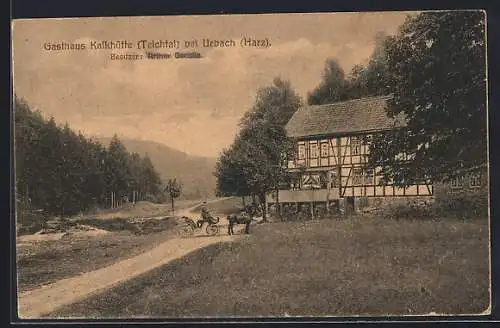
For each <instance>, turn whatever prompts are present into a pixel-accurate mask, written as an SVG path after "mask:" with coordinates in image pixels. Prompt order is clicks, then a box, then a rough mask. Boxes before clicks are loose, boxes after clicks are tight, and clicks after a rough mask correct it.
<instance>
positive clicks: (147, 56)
mask: <svg viewBox="0 0 500 328" xmlns="http://www.w3.org/2000/svg"><path fill="white" fill-rule="evenodd" d="M486 26H487V21H486V13H485V12H484V11H474V10H468V11H419V12H402V11H399V12H398V11H392V12H391V11H387V12H343V13H308V14H252V15H250V14H245V15H200V16H187V15H186V16H151V17H107V18H65V19H18V20H14V21H13V23H12V61H13V94H12V99H13V101H12V103H13V134H14V157H15V159H14V161H15V165H14V166H15V167H14V169H15V196H16V197H15V198H16V216H15V218H12V219H13V220H15V227H16V237H15V240H16V259H15V260H16V268H15V270H16V276H17V288H16V290H17V303H16V304H17V310H18V318H19V319H41V318H42V319H52V320H62V319H103V320H108V319H137V318H140V319H158V318H163V319H176V318H182V319H192V320H198V319H202V318H215V319H224V318H237V319H238V318H239V319H242V318H243V319H244V318H247V319H251V318H276V317H279V318H304V317H321V318H326V317H328V318H335V317H379V318H382V317H388V316H396V317H407V316H410V317H411V316H429V317H434V318H435V317H443V316H446V317H448V316H480V315H487V314H490V312H491V274H490V272H491V264H490V217H489V204H490V199H489V197H490V195H489V188H490V180H489V160H488V158H489V154H488V102H487V73H486V69H487V62H486V47H487V39H486Z"/></svg>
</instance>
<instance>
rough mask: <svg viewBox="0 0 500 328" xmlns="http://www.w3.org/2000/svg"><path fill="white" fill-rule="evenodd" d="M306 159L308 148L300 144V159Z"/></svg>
mask: <svg viewBox="0 0 500 328" xmlns="http://www.w3.org/2000/svg"><path fill="white" fill-rule="evenodd" d="M305 158H306V146H305V145H304V144H299V159H305Z"/></svg>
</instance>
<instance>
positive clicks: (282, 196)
mask: <svg viewBox="0 0 500 328" xmlns="http://www.w3.org/2000/svg"><path fill="white" fill-rule="evenodd" d="M338 198H339V191H338V189H330V190H327V189H309V190H280V191H279V194H278V201H279V202H280V203H295V202H297V203H302V202H326V200H327V199H328V200H333V199H338ZM267 202H268V203H273V202H276V192H274V193H271V194H269V195H267Z"/></svg>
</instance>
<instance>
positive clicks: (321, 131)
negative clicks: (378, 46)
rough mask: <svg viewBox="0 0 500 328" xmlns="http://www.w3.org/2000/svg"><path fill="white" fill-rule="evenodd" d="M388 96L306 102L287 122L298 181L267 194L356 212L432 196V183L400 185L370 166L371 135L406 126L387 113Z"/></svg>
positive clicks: (400, 118)
mask: <svg viewBox="0 0 500 328" xmlns="http://www.w3.org/2000/svg"><path fill="white" fill-rule="evenodd" d="M388 99H389V98H388V97H387V96H384V97H370V98H362V99H355V100H349V101H344V102H338V103H332V104H326V105H313V106H304V107H302V108H299V109H298V110H297V112H296V113H295V114H294V115H293V117H292V118H291V119H290V121H289V122H288V124H287V125H286V131H287V135H288V137H289V138H292V139H293V141H294V143H295V146H296V156H294V158H293V159H290V160H288V161H287V169H288V170H289V171H290V172H293V173H295V174H294V175H295V176H296V179H295V180H294V181H292V183H290V185H289V186H285V187H281V188H280V189H281V190H279V191H278V192H277V193H276V192H274V193H270V194H269V195H268V197H267V201H268V203H269V204H274V203H279V204H283V203H289V204H295V205H296V206H297V205H300V204H303V203H307V204H309V205H313V206H314V205H315V204H318V203H322V204H325V203H326V205H327V208H332V207H337V208H338V209H339V210H340V211H342V212H345V211H354V210H358V209H361V208H363V207H366V206H370V205H378V204H380V203H381V202H382V201H386V200H388V199H396V198H401V197H415V196H421V197H430V196H432V195H433V185H432V183H431V182H430V181H425V180H423V181H422V182H421V183H418V184H415V185H411V186H409V187H407V188H399V187H397V186H395V185H393V184H392V183H391V182H390V181H383V179H382V176H381V174H380V170H379V168H375V169H370V168H368V166H367V162H368V153H369V142H370V141H369V140H370V136H372V135H373V134H374V133H380V132H384V131H388V130H391V129H398V128H402V127H404V126H405V120H404V117H403V116H401V115H400V116H396V117H394V118H390V117H388V116H387V114H386V111H385V109H386V106H387V100H388Z"/></svg>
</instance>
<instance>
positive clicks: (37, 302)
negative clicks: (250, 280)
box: [18, 235, 234, 319]
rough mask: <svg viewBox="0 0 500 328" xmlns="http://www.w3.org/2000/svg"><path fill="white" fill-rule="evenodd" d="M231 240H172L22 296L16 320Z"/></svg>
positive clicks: (43, 311)
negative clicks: (134, 255) (209, 246)
mask: <svg viewBox="0 0 500 328" xmlns="http://www.w3.org/2000/svg"><path fill="white" fill-rule="evenodd" d="M231 240H234V237H230V236H225V235H219V236H214V237H202V236H200V237H193V238H187V239H172V240H169V241H166V242H164V243H162V244H160V245H158V246H157V247H156V248H154V249H153V250H151V251H149V252H146V253H144V254H141V255H138V256H136V257H133V258H131V259H128V260H124V261H121V262H118V263H116V264H113V265H110V266H108V267H105V268H103V269H99V270H96V271H92V272H87V273H84V274H82V275H80V276H76V277H72V278H68V279H63V280H59V281H57V282H55V283H52V284H50V285H47V286H44V287H41V288H38V289H35V290H31V291H28V292H25V293H23V294H20V295H19V297H18V303H19V304H18V313H19V317H20V318H21V319H35V318H40V317H41V316H43V315H44V314H48V313H50V312H52V311H54V310H56V309H57V308H59V307H61V306H63V305H66V304H71V303H73V302H76V301H78V300H81V299H83V298H85V297H88V296H90V295H92V294H95V293H98V292H101V291H103V290H105V289H108V288H110V287H113V286H116V285H118V284H119V283H121V282H124V281H127V280H129V279H132V278H134V277H137V276H139V275H140V274H143V273H146V272H148V271H150V270H152V269H154V268H157V267H159V266H161V265H165V264H167V263H169V262H170V261H172V260H175V259H179V258H181V257H183V256H185V255H186V254H188V253H190V252H193V251H195V250H198V249H200V248H203V247H206V246H208V245H211V244H214V243H219V242H227V241H231Z"/></svg>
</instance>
